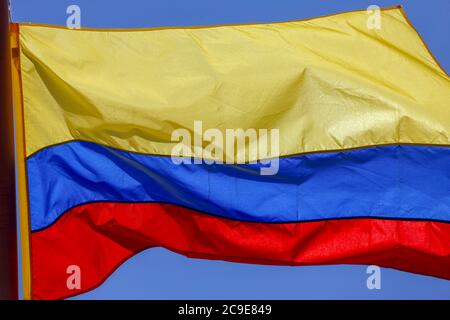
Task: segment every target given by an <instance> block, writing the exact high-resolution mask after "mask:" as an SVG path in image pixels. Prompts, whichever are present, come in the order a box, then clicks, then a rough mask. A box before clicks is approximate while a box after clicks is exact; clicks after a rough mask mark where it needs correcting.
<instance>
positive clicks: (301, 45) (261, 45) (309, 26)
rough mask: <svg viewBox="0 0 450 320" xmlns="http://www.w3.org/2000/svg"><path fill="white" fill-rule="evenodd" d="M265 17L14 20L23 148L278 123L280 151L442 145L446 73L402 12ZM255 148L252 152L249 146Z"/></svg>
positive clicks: (449, 92) (147, 141)
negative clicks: (150, 25)
mask: <svg viewBox="0 0 450 320" xmlns="http://www.w3.org/2000/svg"><path fill="white" fill-rule="evenodd" d="M369 16H370V15H369V14H367V13H366V12H365V11H358V12H348V13H343V14H338V15H333V16H329V17H322V18H316V19H309V20H305V21H291V22H283V23H270V24H252V25H234V26H215V27H204V28H169V29H150V30H148V29H146V30H131V31H130V30H120V31H118V30H107V31H105V30H95V29H89V30H68V29H65V28H56V27H48V26H36V25H22V26H21V28H20V45H21V65H22V81H23V90H24V109H25V127H26V142H27V143H26V154H27V156H29V155H31V154H33V153H34V152H37V151H38V150H40V149H42V148H45V147H46V146H50V145H53V144H58V143H62V142H65V141H70V140H84V141H92V142H96V143H101V144H104V145H109V146H112V147H115V148H119V149H124V150H129V151H135V152H143V153H150V154H162V155H170V153H171V150H172V147H173V145H174V143H172V142H171V141H170V138H171V133H172V131H173V130H175V129H177V128H187V129H189V130H192V129H193V124H194V121H195V120H202V121H203V129H204V130H206V129H208V128H218V129H219V130H221V131H222V132H224V131H225V129H227V128H243V129H247V128H255V129H259V128H267V129H272V128H277V129H279V130H280V153H281V155H282V156H283V155H289V154H297V153H304V152H317V151H324V150H340V149H351V148H358V147H361V146H370V145H375V144H376V145H378V144H392V143H417V144H442V145H448V144H449V141H450V139H449V132H450V108H449V107H448V101H450V85H449V84H450V80H449V78H448V76H447V74H446V73H445V72H444V71H443V70H442V69H441V68H440V67H439V66H438V64H437V63H436V61H435V60H434V58H433V57H432V55H431V54H430V53H429V52H428V50H427V48H426V46H425V45H424V44H423V42H422V41H421V39H420V37H419V36H418V34H417V33H416V31H415V30H414V29H413V28H412V27H411V25H410V24H409V23H408V21H407V20H406V18H405V16H404V15H403V13H402V10H401V9H399V8H393V9H389V10H383V11H382V12H381V29H379V30H377V29H369V28H368V27H367V19H368V18H369ZM250 154H252V152H250Z"/></svg>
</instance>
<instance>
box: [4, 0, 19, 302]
mask: <svg viewBox="0 0 450 320" xmlns="http://www.w3.org/2000/svg"><path fill="white" fill-rule="evenodd" d="M8 7H9V5H8V0H0V24H1V25H0V92H1V93H0V99H1V104H0V169H1V171H0V172H1V174H0V299H17V298H18V285H17V279H18V275H17V231H16V197H15V168H14V117H13V108H12V84H11V50H10V36H9V28H10V21H9V8H8Z"/></svg>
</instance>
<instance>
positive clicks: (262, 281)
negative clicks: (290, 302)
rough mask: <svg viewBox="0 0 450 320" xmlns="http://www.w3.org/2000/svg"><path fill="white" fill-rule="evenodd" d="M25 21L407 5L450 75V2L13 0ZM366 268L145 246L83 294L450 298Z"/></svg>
mask: <svg viewBox="0 0 450 320" xmlns="http://www.w3.org/2000/svg"><path fill="white" fill-rule="evenodd" d="M10 1H11V3H12V18H13V20H14V21H17V22H36V23H49V24H57V25H65V23H66V19H67V15H66V8H67V7H68V6H69V5H70V4H77V5H79V6H80V8H81V23H82V27H98V28H111V27H116V28H131V27H158V26H188V25H213V24H223V23H243V22H272V21H283V20H293V19H303V18H308V17H314V16H318V15H324V14H330V13H337V12H342V11H348V10H355V9H365V8H367V7H368V6H369V5H378V6H380V7H387V6H393V5H398V4H402V5H403V6H404V8H405V11H406V13H407V15H408V17H409V18H410V20H411V21H412V23H413V24H414V26H415V27H416V29H417V30H418V31H419V33H420V34H421V35H422V37H423V38H424V40H425V42H426V43H427V44H428V46H429V47H430V49H431V51H432V52H433V54H434V55H435V56H436V58H437V60H438V61H439V62H440V63H441V65H442V66H443V67H444V69H446V70H447V72H448V71H449V70H450V54H449V53H450V41H449V39H450V38H449V37H448V32H449V31H450V19H449V18H448V15H449V13H450V1H448V0H428V1H424V0H408V1H401V0H394V1H389V0H384V1H373V0H372V1H365V0H347V1H342V0H327V1H317V0H214V1H212V0H209V1H208V0H151V1H148V0H127V1H122V0H114V1H113V0H109V1H107V0H83V1H76V0H71V1H65V0H40V1H30V0H10ZM367 277H368V275H367V274H366V267H365V266H350V265H343V266H320V267H283V266H276V267H275V266H260V265H249V264H239V263H230V262H224V261H208V260H199V259H188V258H186V257H183V256H181V255H178V254H175V253H171V252H169V251H167V250H165V249H161V248H155V249H150V250H147V251H144V252H142V253H140V254H138V255H136V256H135V257H133V258H132V259H130V260H128V261H127V262H126V263H125V264H123V265H122V266H121V267H120V268H119V269H118V270H117V271H116V272H115V273H114V274H113V275H111V277H110V278H108V279H107V280H106V282H105V283H104V284H103V285H102V286H100V287H99V288H97V289H95V290H93V291H91V292H88V293H85V294H82V295H79V296H77V297H75V299H79V298H81V299H347V298H352V299H450V281H447V280H442V279H436V278H433V277H427V276H420V275H414V274H410V273H406V272H400V271H396V270H392V269H382V272H381V289H380V290H369V289H367V286H366V280H367Z"/></svg>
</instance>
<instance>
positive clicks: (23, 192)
mask: <svg viewBox="0 0 450 320" xmlns="http://www.w3.org/2000/svg"><path fill="white" fill-rule="evenodd" d="M17 29H18V25H17V24H12V25H11V48H12V55H11V57H12V58H11V66H12V84H13V97H14V122H15V123H14V125H15V136H16V141H15V142H16V143H15V147H16V161H17V164H16V166H17V172H18V197H19V218H20V245H21V255H22V288H23V297H24V299H26V300H29V299H31V263H30V224H29V214H28V196H27V194H28V192H27V178H26V169H25V157H26V156H25V137H24V127H23V123H24V119H23V104H22V92H21V83H20V62H19V55H18V50H19V46H18V39H19V36H18V30H17Z"/></svg>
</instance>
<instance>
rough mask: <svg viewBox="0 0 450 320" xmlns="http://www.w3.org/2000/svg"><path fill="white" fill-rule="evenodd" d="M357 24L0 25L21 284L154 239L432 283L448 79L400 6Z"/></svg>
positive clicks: (110, 265)
mask: <svg viewBox="0 0 450 320" xmlns="http://www.w3.org/2000/svg"><path fill="white" fill-rule="evenodd" d="M369 18H370V17H369V16H368V14H367V12H365V11H355V12H348V13H343V14H338V15H332V16H327V17H321V18H315V19H309V20H303V21H292V22H281V23H266V24H248V25H228V26H211V27H198V28H161V29H135V30H133V29H123V30H102V29H82V30H69V29H66V28H61V27H52V26H45V25H30V24H20V25H18V26H16V29H17V30H16V33H15V34H14V36H15V38H14V39H13V40H14V41H16V44H17V49H16V51H14V52H13V54H14V65H15V67H16V74H15V77H16V78H15V82H16V89H17V90H16V100H15V102H16V114H17V119H18V120H17V124H16V127H17V128H18V135H17V145H18V155H19V159H21V160H23V161H20V163H19V175H20V178H21V184H20V186H19V188H20V204H21V228H22V240H23V241H22V251H23V253H24V259H23V261H24V265H23V268H24V272H23V273H24V290H25V296H26V297H31V298H34V299H55V298H64V297H68V296H71V295H75V294H79V293H80V292H83V291H86V290H90V289H92V288H94V287H96V286H98V285H100V284H101V283H102V282H103V281H104V280H105V279H106V277H107V276H108V275H109V274H110V273H111V272H113V270H115V269H116V268H117V267H118V266H119V265H120V264H121V263H122V262H123V261H125V260H126V259H128V258H129V257H131V256H133V255H134V254H136V253H138V252H140V251H142V250H144V249H147V248H151V247H154V246H161V247H165V248H167V249H170V250H172V251H175V252H178V253H181V254H184V255H186V256H189V257H197V258H207V259H223V260H229V261H239V262H250V263H262V264H283V265H311V264H315V265H318V264H376V265H380V266H385V267H392V268H396V269H400V270H406V271H410V272H415V273H421V274H427V275H432V276H437V277H442V278H447V279H450V224H449V222H450V148H449V137H450V106H449V101H450V82H449V77H448V75H447V74H446V73H445V72H444V71H443V70H442V68H440V67H439V65H438V64H437V62H436V61H435V59H434V58H433V56H432V55H431V53H430V52H429V51H428V49H427V47H426V46H425V44H424V43H423V42H422V41H421V39H420V36H419V35H418V34H417V33H416V31H415V30H414V28H413V27H412V26H411V25H410V24H409V22H408V20H407V18H406V17H405V15H404V14H403V11H402V9H401V8H398V7H395V8H389V9H384V10H382V11H381V12H380V13H379V19H380V21H379V22H380V24H379V25H376V26H374V25H371V24H370V23H368V19H369ZM199 128H200V129H199ZM197 129H199V130H200V131H198V130H197ZM253 129H254V132H256V133H257V134H258V136H257V138H258V139H257V140H258V143H249V144H248V145H242V144H241V145H239V144H236V146H235V144H234V141H233V142H232V143H231V147H234V146H235V148H234V149H232V150H234V151H232V153H231V154H230V153H228V154H225V155H224V152H225V151H226V150H225V149H226V147H225V142H224V141H221V139H222V138H220V139H219V137H222V136H227V135H228V133H229V132H230V131H229V130H241V131H240V132H241V133H242V132H244V133H248V132H253V131H248V130H253ZM177 130H178V131H177ZM179 130H182V131H179ZM264 130H265V131H264ZM274 130H276V131H274ZM174 132H178V133H180V132H181V134H176V135H175V136H176V137H177V138H179V139H174ZM207 132H209V133H210V134H213V135H214V137H215V138H216V139H215V140H214V142H212V140H209V142H211V144H212V145H213V147H214V148H215V149H216V151H217V152H219V153H220V152H222V154H221V155H220V156H219V157H216V160H217V161H215V162H213V163H211V161H210V160H211V159H210V158H208V156H206V155H207V154H208V155H210V156H211V154H212V153H206V150H207V149H208V145H209V147H211V144H208V143H207V142H208V141H206V140H207V139H205V137H206V135H207ZM274 132H276V135H272V133H274ZM183 135H184V136H183ZM186 135H187V138H189V139H192V141H191V143H185V144H181V145H180V139H181V138H180V137H184V138H186ZM241 136H242V134H241ZM249 137H251V135H250V134H249V135H248V136H245V137H244V138H245V139H246V138H249ZM262 137H264V138H265V142H267V141H270V142H274V141H276V142H278V144H277V154H276V157H273V154H266V155H264V154H263V155H261V153H260V148H261V143H260V142H259V141H260V140H261V139H262ZM187 138H186V139H187ZM245 139H244V140H245ZM199 140H200V142H199V143H200V144H197V145H195V143H194V142H195V141H197V142H198V141H199ZM219 140H220V141H219ZM245 141H246V140H245ZM177 148H178V151H180V150H182V151H183V150H184V151H186V150H187V151H186V152H187V153H183V152H182V153H181V154H177V157H174V156H173V153H174V150H175V149H177ZM227 150H228V149H227ZM191 151H192V152H191ZM267 155H268V156H267ZM278 156H279V157H278ZM275 158H276V163H275V162H273V163H268V162H270V161H275ZM264 161H265V162H264ZM271 164H272V165H275V164H276V168H275V167H272V168H275V170H274V171H272V172H271V173H269V174H264V173H263V170H264V169H267V168H268V167H270V165H271ZM28 230H29V233H28ZM75 273H78V275H79V277H80V278H79V280H78V282H77V281H75V282H73V283H72V282H71V281H72V280H73V279H71V278H70V277H71V276H72V275H73V274H75Z"/></svg>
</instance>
